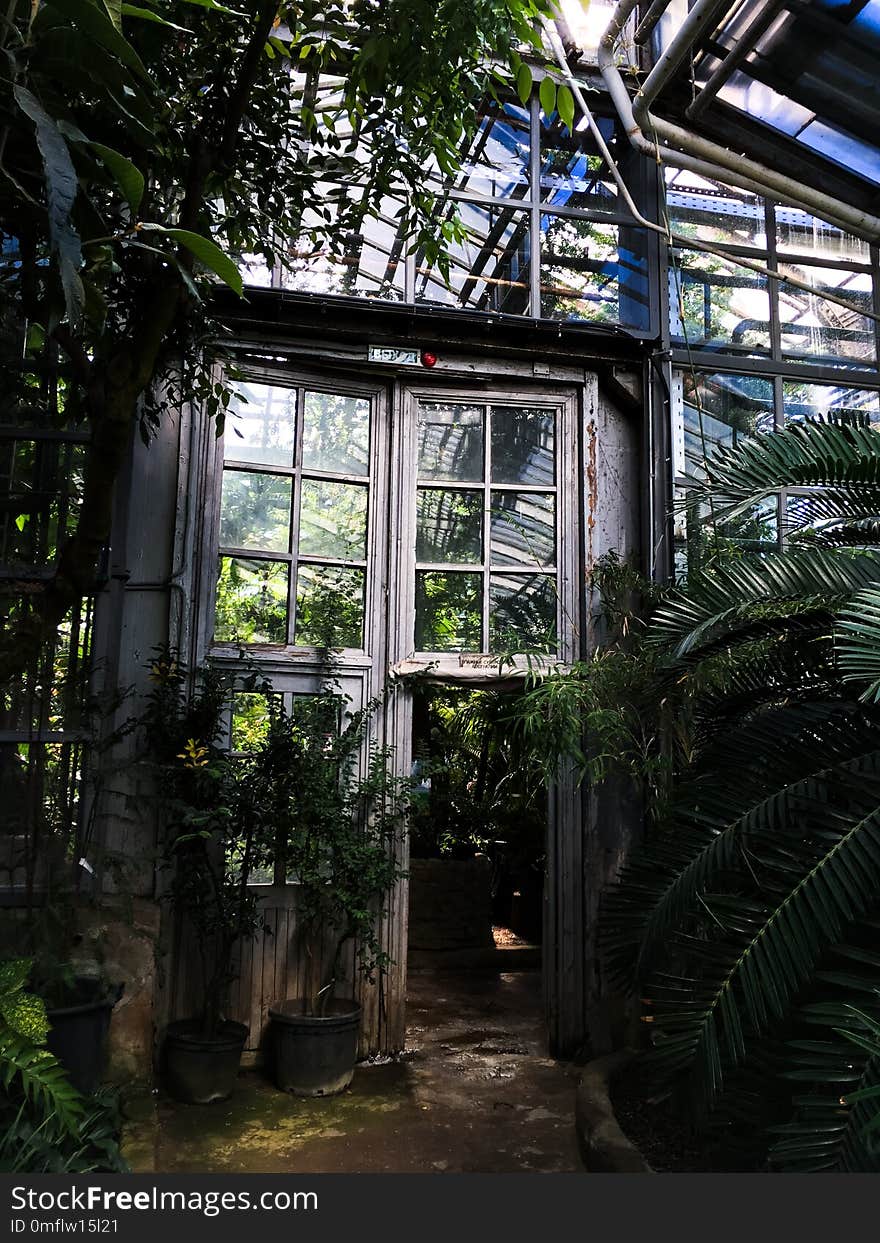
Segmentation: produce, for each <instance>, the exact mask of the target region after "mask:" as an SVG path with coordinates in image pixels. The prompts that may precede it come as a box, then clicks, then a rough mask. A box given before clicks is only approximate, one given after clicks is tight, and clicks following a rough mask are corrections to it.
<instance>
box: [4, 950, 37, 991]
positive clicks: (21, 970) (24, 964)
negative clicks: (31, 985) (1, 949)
mask: <svg viewBox="0 0 880 1243" xmlns="http://www.w3.org/2000/svg"><path fill="white" fill-rule="evenodd" d="M32 965H33V963H32V960H31V959H30V958H11V959H10V960H9V961H8V962H3V963H0V997H7V996H8V995H9V994H11V993H17V992H18V991H19V990H20V989H22V988H24V986H25V984H27V978H28V976H29V975H30V971H31V967H32Z"/></svg>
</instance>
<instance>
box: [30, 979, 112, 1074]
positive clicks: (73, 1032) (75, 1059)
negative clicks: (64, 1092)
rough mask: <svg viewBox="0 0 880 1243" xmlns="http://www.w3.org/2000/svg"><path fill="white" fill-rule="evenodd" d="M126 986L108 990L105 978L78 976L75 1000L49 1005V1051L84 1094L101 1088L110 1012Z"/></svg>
mask: <svg viewBox="0 0 880 1243" xmlns="http://www.w3.org/2000/svg"><path fill="white" fill-rule="evenodd" d="M122 989H123V986H122V985H121V984H119V985H117V986H116V987H115V988H113V989H112V990H109V991H108V986H107V984H106V982H105V981H103V980H94V979H90V978H85V977H84V978H82V979H77V981H76V996H77V997H78V998H81V1000H76V1001H74V1003H73V1004H72V1005H69V1006H57V1007H55V1008H54V1009H49V1008H47V1010H46V1017H47V1018H48V1020H49V1024H50V1030H49V1036H48V1040H47V1044H48V1047H49V1051H50V1052H51V1053H54V1054H55V1056H56V1057H57V1058H58V1061H59V1062H60V1063H61V1065H62V1066H63V1067H64V1069H65V1070H66V1071H67V1077H68V1078H69V1079H70V1082H71V1083H72V1084H73V1086H74V1087H75V1088H76V1089H77V1090H78V1091H80V1092H82V1093H83V1094H84V1095H85V1096H91V1094H92V1093H93V1092H96V1091H97V1090H98V1087H99V1085H100V1083H101V1079H102V1077H103V1074H104V1058H105V1053H106V1044H107V1032H108V1030H109V1028H110V1014H111V1011H112V1010H113V1007H114V1006H115V1005H116V1003H117V1001H118V1000H119V998H120V997H121V996H122Z"/></svg>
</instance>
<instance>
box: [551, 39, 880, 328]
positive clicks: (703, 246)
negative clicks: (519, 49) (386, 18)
mask: <svg viewBox="0 0 880 1243" xmlns="http://www.w3.org/2000/svg"><path fill="white" fill-rule="evenodd" d="M624 20H625V19H624ZM545 30H546V34H547V37H548V39H549V42H550V46H551V49H552V51H553V54H554V56H555V57H556V61H557V63H558V65H559V68H560V70H561V72H562V75H563V77H564V78H565V81H566V84H567V85H568V87H569V89H570V90H571V92H572V95H573V96H574V99H575V102H576V103H577V105H578V107H579V108H580V110H581V112H582V113H583V115H584V117H585V119H586V122H587V126H588V127H589V130H590V133H591V134H592V135H593V139H594V141H595V143H596V147H597V149H598V151H599V154H600V155H601V156H602V158H603V160H604V161H605V163H606V165H607V166H608V170H609V172H610V173H611V176H612V178H613V180H614V183H615V185H616V186H617V189H618V191H619V193H620V196H621V198H622V199H623V201H624V203H625V204H626V206H627V208H628V210H629V211H630V213H631V214H632V217H633V223H634V224H635V225H637V226H639V227H641V228H643V229H647V230H649V231H650V232H652V233H659V234H661V235H662V236H663V237H665V238H666V239H667V241H668V242H669V243H670V244H671V245H673V246H680V247H682V248H685V249H688V250H698V251H705V252H706V253H707V254H710V255H717V256H719V257H720V258H723V259H726V260H727V261H728V262H730V263H732V264H733V265H734V266H735V267H743V268H747V269H749V270H750V271H752V272H757V273H758V274H759V275H761V276H764V277H766V278H767V279H768V280H772V281H776V282H777V283H778V284H780V285H785V286H788V287H790V288H792V289H801V290H803V291H804V292H806V293H810V294H813V295H814V296H816V297H819V298H822V299H823V300H825V301H826V302H834V303H836V304H837V305H838V306H842V307H844V308H845V309H846V310H848V311H854V312H855V313H856V314H859V315H862V316H864V318H866V319H871V320H878V319H880V315H877V314H874V313H873V312H871V311H863V310H862V309H861V308H860V307H857V306H854V305H853V304H852V303H851V302H850V301H848V300H847V299H846V298H842V297H840V296H839V295H838V294H832V293H824V292H823V293H821V294H819V293H817V292H816V290H815V289H814V288H813V286H812V285H809V284H808V283H807V282H806V281H802V280H800V279H799V278H798V277H793V276H784V275H782V274H781V273H780V272H774V271H771V269H770V268H768V267H766V266H765V265H764V264H762V263H758V262H756V261H754V260H751V259H744V258H742V257H740V256H737V255H730V254H728V252H727V251H725V250H722V249H721V248H720V247H718V246H713V245H712V244H711V243H709V242H703V241H700V240H699V239H696V238H687V237H681V236H678V235H677V234H675V233H672V232H671V230H670V229H669V228H668V227H666V226H664V225H660V224H657V223H656V222H655V221H653V220H648V219H647V218H646V217H645V216H643V215H642V213H641V212H640V211H639V209H638V207H637V206H636V204H635V202H634V200H633V198H632V195H631V194H630V192H629V187H628V186H627V184H626V182H625V181H624V179H623V177H622V176H621V173H620V169H619V168H618V167H617V165H616V163H615V161H614V158H613V156H612V155H611V152H610V151H609V150H608V146H607V144H606V142H605V139H604V137H603V135H602V131H601V130H600V129H599V126H598V124H597V122H596V119H595V117H594V116H593V113H592V109H591V108H590V106H589V104H588V103H587V101H586V98H585V97H584V93H583V91H582V90H581V88H580V85H579V84H578V83H577V82H576V81H575V79H574V77H573V75H572V73H571V70H570V68H569V66H568V62H567V61H566V58H565V49H564V48H563V46H562V40H561V39H560V37H559V34H558V32H557V31H556V29H555V28H554V26H553V24H552V23H550V22H547V23H545ZM618 76H619V75H618ZM619 86H620V88H621V89H622V91H623V94H624V96H625V98H626V103H627V106H629V94H628V93H627V91H626V87H625V86H624V85H623V81H622V80H621V81H620V83H619ZM640 139H641V143H642V144H644V147H643V150H644V151H645V154H647V155H649V156H650V157H651V158H653V159H662V160H665V162H666V163H669V164H671V165H672V166H673V167H678V168H684V169H686V170H687V171H690V172H695V173H697V174H698V175H699V176H701V177H707V178H709V179H715V178H717V177H718V170H717V169H716V168H715V167H714V166H713V165H711V164H706V163H704V162H703V161H701V160H697V159H692V158H690V157H688V156H686V155H682V154H681V153H680V152H677V151H673V150H671V149H667V148H664V147H657V146H655V144H653V143H651V142H649V141H648V140H647V139H646V138H645V137H644V135H640ZM722 180H723V178H722ZM741 181H742V182H743V183H745V184H744V188H745V189H747V190H749V191H751V192H752V193H756V194H765V193H766V190H765V189H764V187H763V186H761V185H758V184H753V183H749V181H748V179H747V178H742V179H741ZM781 201H789V200H785V199H783V200H781ZM792 205H793V206H800V204H799V203H797V202H796V201H792Z"/></svg>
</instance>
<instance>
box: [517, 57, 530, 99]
mask: <svg viewBox="0 0 880 1243" xmlns="http://www.w3.org/2000/svg"><path fill="white" fill-rule="evenodd" d="M516 93H517V95H519V97H520V99H521V100H522V102H523V104H526V105H527V104H528V102H529V99H530V98H531V94H532V71H531V69H530V68H529V67H528V65H527V64H525V62H523V63H522V64H520V67H519V69H518V70H517V74H516Z"/></svg>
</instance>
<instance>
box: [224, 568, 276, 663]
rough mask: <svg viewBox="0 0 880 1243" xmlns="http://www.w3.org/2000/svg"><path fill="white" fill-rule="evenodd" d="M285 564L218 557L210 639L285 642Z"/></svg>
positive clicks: (230, 641) (241, 641)
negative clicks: (215, 601) (213, 616)
mask: <svg viewBox="0 0 880 1243" xmlns="http://www.w3.org/2000/svg"><path fill="white" fill-rule="evenodd" d="M288 575H289V571H288V567H287V565H286V563H285V562H282V561H257V560H251V559H245V558H243V557H221V558H220V572H219V575H218V578H217V607H216V615H215V620H214V638H215V639H216V640H217V642H218V643H286V642H287V587H288Z"/></svg>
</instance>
